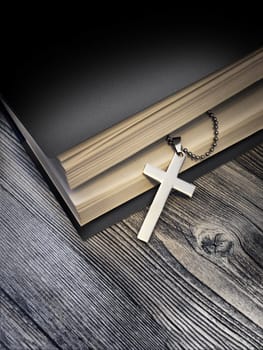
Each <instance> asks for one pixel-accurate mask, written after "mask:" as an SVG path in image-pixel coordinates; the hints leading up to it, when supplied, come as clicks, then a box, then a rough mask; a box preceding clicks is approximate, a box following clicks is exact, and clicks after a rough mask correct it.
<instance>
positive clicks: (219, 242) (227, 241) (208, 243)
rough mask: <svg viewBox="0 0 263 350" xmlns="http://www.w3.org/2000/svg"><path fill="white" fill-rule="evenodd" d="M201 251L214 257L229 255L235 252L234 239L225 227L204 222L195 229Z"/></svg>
mask: <svg viewBox="0 0 263 350" xmlns="http://www.w3.org/2000/svg"><path fill="white" fill-rule="evenodd" d="M194 235H195V237H196V240H197V245H198V248H199V251H200V250H201V251H202V252H204V253H205V254H207V255H210V256H214V257H227V256H230V255H232V254H233V249H234V240H233V239H232V238H233V237H232V235H231V234H230V233H229V232H227V231H225V229H224V228H223V227H219V226H217V225H215V224H210V223H202V224H199V225H198V226H197V227H196V228H195V230H194Z"/></svg>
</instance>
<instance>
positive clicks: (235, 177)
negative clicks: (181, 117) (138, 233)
mask: <svg viewBox="0 0 263 350" xmlns="http://www.w3.org/2000/svg"><path fill="white" fill-rule="evenodd" d="M253 152H254V153H256V157H257V159H258V161H260V163H257V164H261V172H262V164H263V163H262V160H263V158H262V156H263V147H258V148H257V149H255V150H254V151H253ZM246 157H247V155H246ZM242 162H243V163H244V158H242V157H241V163H242ZM195 184H196V191H195V196H194V197H193V198H192V200H191V201H189V200H187V199H185V198H181V197H180V198H178V195H177V193H174V194H173V195H171V196H170V199H169V200H170V201H169V203H168V205H167V208H166V210H165V211H164V213H163V215H162V221H161V222H160V224H159V226H158V227H157V229H156V236H157V239H158V241H160V244H161V245H162V246H163V247H164V248H165V249H167V251H168V252H169V253H170V254H172V255H173V256H174V257H175V258H176V259H178V260H179V261H180V262H181V263H182V264H183V265H184V266H185V267H186V268H187V269H188V270H189V271H190V272H191V273H192V274H193V275H194V276H196V277H197V278H198V279H199V280H201V281H202V282H203V283H205V284H206V285H207V286H209V287H210V288H211V289H212V290H214V291H215V292H216V293H217V294H219V295H220V296H222V297H223V298H224V299H225V300H227V301H228V302H229V303H230V304H231V305H233V306H235V307H236V308H237V309H239V310H240V311H241V312H242V313H244V314H245V315H246V316H247V317H249V318H250V319H253V321H254V322H256V323H257V324H258V325H260V326H261V327H263V288H262V285H263V231H262V228H263V216H262V209H263V191H262V180H261V179H260V178H259V177H258V176H256V175H253V174H252V173H251V172H248V171H247V170H246V169H244V168H242V167H240V165H239V164H238V163H237V162H234V161H233V162H231V163H229V164H227V165H224V166H221V167H220V168H219V169H216V170H214V171H212V172H211V173H210V174H209V176H204V177H202V178H200V179H199V180H198V181H196V183H195ZM137 218H138V224H137V225H135V228H134V230H138V228H139V227H140V225H141V222H142V217H141V213H140V215H138V216H137ZM130 220H131V221H132V222H133V223H134V222H135V221H136V215H135V216H134V217H132V218H130V219H128V221H129V222H130ZM133 225H134V224H133Z"/></svg>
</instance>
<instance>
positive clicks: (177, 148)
mask: <svg viewBox="0 0 263 350" xmlns="http://www.w3.org/2000/svg"><path fill="white" fill-rule="evenodd" d="M173 146H174V149H175V151H176V153H177V155H178V156H182V155H183V154H184V152H183V147H182V143H181V137H180V136H179V137H176V139H175V138H174V144H173Z"/></svg>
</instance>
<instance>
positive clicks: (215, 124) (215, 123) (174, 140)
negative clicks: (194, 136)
mask: <svg viewBox="0 0 263 350" xmlns="http://www.w3.org/2000/svg"><path fill="white" fill-rule="evenodd" d="M206 114H207V115H208V117H209V118H211V120H212V122H213V130H214V138H213V143H212V145H211V147H210V148H209V150H208V151H207V152H206V153H204V154H201V155H196V154H194V153H192V152H190V151H189V150H188V148H183V149H182V151H183V152H184V153H185V154H186V155H187V156H188V157H189V158H191V159H192V160H200V159H205V158H207V157H209V156H210V154H211V153H213V152H214V150H215V148H216V146H217V141H218V135H219V131H218V120H217V117H216V116H215V114H214V113H213V112H212V111H207V112H206ZM166 141H167V143H168V145H171V146H173V147H175V145H176V144H177V142H178V137H172V136H170V135H168V136H167V137H166Z"/></svg>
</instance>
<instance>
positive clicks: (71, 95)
mask: <svg viewBox="0 0 263 350" xmlns="http://www.w3.org/2000/svg"><path fill="white" fill-rule="evenodd" d="M152 6H153V5H152ZM101 7H102V8H103V9H104V13H103V14H102V12H101V11H97V12H94V11H93V10H91V9H83V12H82V15H80V13H81V11H79V12H78V14H76V12H75V10H74V9H71V8H68V10H69V11H68V12H69V13H70V15H69V14H68V15H67V16H64V15H63V14H62V12H61V11H59V12H58V13H56V12H55V11H53V9H50V10H49V11H47V13H45V11H42V9H38V13H37V15H36V14H35V13H34V12H33V13H32V14H30V13H28V16H27V17H24V15H23V14H22V13H21V15H20V16H19V15H18V16H17V17H13V12H10V13H9V16H7V19H8V21H7V23H4V24H3V23H2V27H3V28H2V38H1V47H2V52H1V70H0V73H1V79H0V83H1V86H0V92H1V93H2V95H3V97H4V98H5V99H6V101H7V102H8V103H9V104H10V106H11V107H12V108H13V109H14V111H15V112H16V114H17V115H18V117H19V118H20V119H21V120H22V121H23V123H24V124H25V125H26V127H27V128H28V130H29V131H30V132H31V134H32V135H33V136H34V137H35V139H36V140H37V142H38V143H39V144H40V145H41V147H42V148H43V149H44V150H45V152H46V153H47V155H48V156H55V155H56V154H58V153H60V152H62V151H64V150H65V149H67V148H69V147H72V146H73V145H75V144H77V143H79V142H80V141H82V140H85V139H86V138H87V137H89V136H91V135H94V134H95V133H97V132H99V131H101V130H102V129H104V128H106V127H109V126H111V125H112V124H114V123H116V122H118V121H120V120H122V119H124V118H126V117H128V116H129V115H132V114H134V113H135V112H137V111H139V110H142V109H143V108H145V107H147V106H148V105H150V104H152V103H154V102H156V101H158V100H159V99H161V98H164V97H166V96H167V95H169V94H171V93H173V92H175V91H176V90H178V89H180V88H182V87H184V86H186V85H188V84H191V83H192V82H194V81H196V80H198V79H200V78H201V77H203V76H205V75H207V74H209V73H211V72H213V71H214V70H216V69H219V68H221V67H223V66H225V65H227V64H230V63H232V62H234V61H236V60H237V59H239V58H241V57H243V56H244V55H246V54H248V53H250V52H251V51H253V50H255V49H257V48H258V47H260V46H261V43H262V29H261V25H260V24H261V21H260V18H259V14H260V11H259V12H258V14H257V11H256V9H253V12H251V11H250V10H249V9H247V8H246V9H244V11H243V13H239V14H238V13H237V12H236V13H233V14H231V13H229V12H228V9H227V8H225V9H221V11H220V10H219V9H213V11H209V9H208V14H207V15H203V16H200V14H198V12H196V13H194V14H190V13H188V12H189V9H190V8H191V5H190V4H189V8H188V9H187V8H186V9H179V8H176V7H175V9H172V8H171V9H166V11H162V10H161V9H160V10H159V9H158V8H157V9H156V12H155V13H150V12H149V11H148V10H147V11H144V10H142V9H141V8H133V9H132V8H129V7H127V9H126V10H124V11H123V12H121V13H120V14H119V15H118V14H117V13H115V14H114V15H113V14H112V13H113V12H114V10H113V9H112V8H111V9H110V10H109V12H107V9H106V10H105V8H104V5H101ZM160 7H162V6H160ZM71 10H72V11H71ZM30 11H32V8H31V9H30ZM209 12H210V14H209ZM73 120H74V122H72V121H73Z"/></svg>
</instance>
